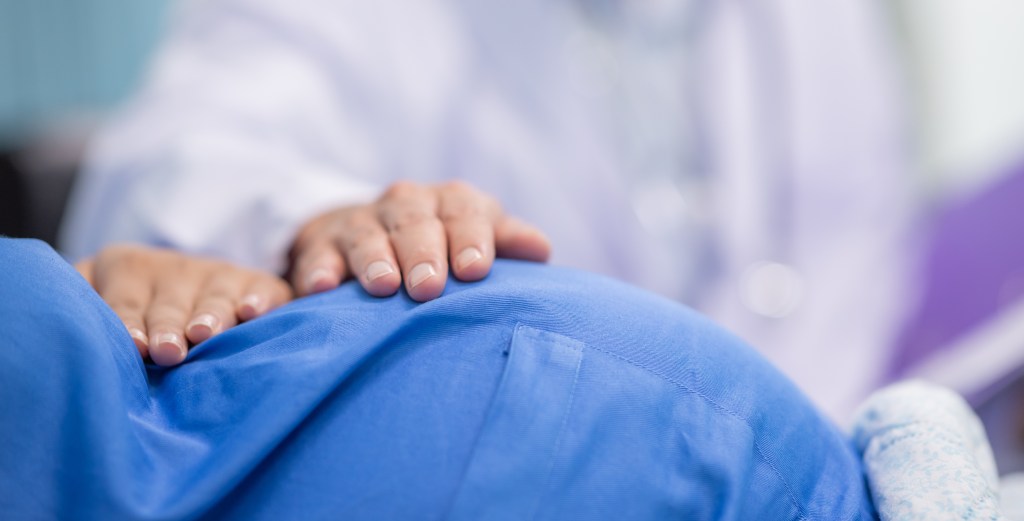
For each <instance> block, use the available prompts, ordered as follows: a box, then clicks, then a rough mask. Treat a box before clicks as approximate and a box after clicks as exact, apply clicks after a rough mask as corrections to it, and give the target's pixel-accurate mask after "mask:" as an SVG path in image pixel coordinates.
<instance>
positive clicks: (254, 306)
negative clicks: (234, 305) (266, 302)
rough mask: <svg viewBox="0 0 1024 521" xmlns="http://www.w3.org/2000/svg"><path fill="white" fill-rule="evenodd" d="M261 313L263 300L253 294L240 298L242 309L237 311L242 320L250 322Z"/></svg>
mask: <svg viewBox="0 0 1024 521" xmlns="http://www.w3.org/2000/svg"><path fill="white" fill-rule="evenodd" d="M261 313H263V298H262V297H260V296H259V295H257V294H255V293H253V294H251V295H246V296H245V297H243V298H242V308H241V309H240V310H239V314H240V315H241V318H242V320H251V319H253V318H256V317H257V316H259V315H260V314H261Z"/></svg>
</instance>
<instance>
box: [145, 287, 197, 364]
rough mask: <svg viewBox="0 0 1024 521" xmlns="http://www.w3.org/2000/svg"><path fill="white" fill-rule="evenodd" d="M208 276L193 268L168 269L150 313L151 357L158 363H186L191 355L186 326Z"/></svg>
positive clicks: (155, 295)
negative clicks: (187, 356)
mask: <svg viewBox="0 0 1024 521" xmlns="http://www.w3.org/2000/svg"><path fill="white" fill-rule="evenodd" d="M205 277H206V273H204V272H203V271H202V270H199V269H195V268H192V267H189V268H186V269H178V270H168V271H167V272H166V273H165V274H164V276H163V277H161V278H160V279H158V280H157V281H156V283H155V285H154V288H153V298H152V300H151V301H150V304H149V308H148V309H147V310H146V328H147V330H148V332H149V357H150V359H152V360H153V362H155V363H156V364H159V365H163V366H171V365H177V364H180V363H181V362H182V361H184V360H185V356H186V355H187V354H188V346H187V344H186V340H185V338H186V337H185V326H186V324H187V323H188V320H189V318H191V316H192V308H193V303H194V302H195V301H196V295H197V294H198V292H199V287H200V286H201V285H202V284H203V282H204V281H205Z"/></svg>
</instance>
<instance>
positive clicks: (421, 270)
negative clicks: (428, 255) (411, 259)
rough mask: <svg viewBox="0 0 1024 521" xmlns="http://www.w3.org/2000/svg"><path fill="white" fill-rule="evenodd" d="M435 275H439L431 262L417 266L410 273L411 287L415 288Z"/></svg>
mask: <svg viewBox="0 0 1024 521" xmlns="http://www.w3.org/2000/svg"><path fill="white" fill-rule="evenodd" d="M434 275H437V270H435V269H434V266H433V265H432V264H430V263H429V262H423V263H420V264H417V265H415V266H413V268H412V270H410V271H409V285H410V286H411V287H413V288H415V287H416V286H419V285H420V284H423V283H424V282H426V281H427V279H429V278H430V277H433V276H434Z"/></svg>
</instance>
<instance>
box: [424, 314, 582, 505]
mask: <svg viewBox="0 0 1024 521" xmlns="http://www.w3.org/2000/svg"><path fill="white" fill-rule="evenodd" d="M509 342H510V344H509V350H508V351H507V352H508V353H509V355H510V356H511V358H510V359H509V361H508V362H507V365H506V368H505V371H504V372H503V374H502V378H501V381H500V382H499V384H498V388H497V390H496V391H495V395H494V397H493V398H492V403H491V405H490V406H489V410H488V413H487V419H486V420H485V423H484V425H483V426H482V428H481V431H480V433H479V434H478V436H477V438H476V441H475V447H474V449H473V454H472V456H471V458H470V461H469V463H468V465H467V468H466V469H465V470H464V472H463V477H462V481H461V485H460V486H459V490H458V491H457V492H456V493H455V495H454V496H453V498H452V501H451V503H450V505H449V506H448V508H447V512H446V514H445V516H444V518H445V519H458V520H461V519H479V518H480V517H481V516H482V515H485V513H489V515H490V516H494V515H498V519H510V520H511V519H533V518H536V517H537V516H538V515H540V511H541V509H542V507H543V500H544V498H545V497H546V496H547V492H549V487H550V484H551V481H552V479H553V475H554V469H555V464H556V462H557V459H558V452H559V451H560V450H561V447H562V445H563V443H564V436H565V431H566V426H567V425H568V423H569V418H570V417H571V410H572V406H573V404H574V402H575V395H576V392H575V386H576V385H577V383H578V381H579V374H580V368H581V365H582V359H583V354H584V352H585V350H584V347H585V346H584V344H583V343H582V342H580V341H578V340H576V339H573V338H570V337H568V336H564V335H560V334H558V333H554V332H550V331H546V330H543V329H537V328H533V327H531V326H529V325H526V324H522V323H517V324H516V325H515V326H514V328H512V335H511V338H510V340H509ZM538 355H540V356H538ZM524 371H527V372H524ZM570 372H571V374H570ZM527 376H528V378H525V379H524V377H527ZM538 379H539V380H538ZM531 382H532V383H531ZM538 382H548V383H549V385H550V384H554V385H555V386H556V387H555V388H554V389H548V391H551V390H554V394H547V395H544V397H543V401H544V402H545V403H549V404H550V403H559V404H560V405H559V406H558V409H548V410H549V411H550V414H548V413H543V411H542V410H533V409H532V407H531V408H530V410H531V412H530V413H529V414H530V415H537V414H541V416H540V417H545V418H547V419H548V420H550V421H549V422H548V421H545V422H540V423H538V424H537V425H535V426H533V427H531V431H532V434H530V435H529V436H527V437H526V438H525V439H524V441H526V443H527V445H526V446H525V448H526V449H527V450H534V452H533V454H535V455H539V454H541V452H540V451H537V450H535V449H542V450H543V454H544V456H543V457H537V456H535V459H533V462H532V463H528V462H527V460H515V462H513V463H512V465H511V466H510V465H509V464H508V462H502V461H500V460H494V458H495V457H497V456H498V455H499V454H500V458H504V459H507V458H508V454H506V453H505V452H500V453H498V452H495V450H496V449H497V448H498V447H499V446H500V445H501V444H500V443H498V444H496V443H495V441H496V440H497V441H500V439H501V437H502V436H507V434H508V433H509V432H511V431H509V429H510V428H512V427H513V425H514V423H515V422H516V421H518V420H517V416H518V415H520V414H522V412H523V411H524V409H523V408H522V406H523V405H524V404H526V403H527V402H529V401H532V400H536V399H538V397H539V396H538V395H537V393H538V392H540V389H541V387H538V386H537V383H538ZM524 385H527V386H528V387H525V388H523V387H522V386H524ZM524 400H526V402H524ZM542 413H543V414H542ZM510 422H512V423H510ZM545 424H546V426H545ZM537 429H539V430H537ZM517 435H518V434H517ZM495 436H497V438H496V437H495ZM530 444H532V445H533V447H532V449H531V448H530V446H529V445H530ZM495 463H497V464H499V467H501V468H502V469H503V470H498V475H497V478H496V477H495V474H494V472H495V470H496V469H495V468H494V467H493V465H494V464H495ZM524 464H525V465H526V466H524ZM506 467H507V468H506ZM524 472H525V474H524ZM496 479H497V481H496ZM510 479H513V480H515V482H516V483H519V482H522V481H523V479H528V480H529V482H530V483H532V484H533V485H532V486H530V487H529V490H525V491H521V492H523V493H522V494H519V495H518V496H508V494H507V493H506V491H507V489H508V486H509V484H510V483H513V482H511V481H508V480H510ZM495 500H498V503H494V501H495ZM502 509H508V510H502Z"/></svg>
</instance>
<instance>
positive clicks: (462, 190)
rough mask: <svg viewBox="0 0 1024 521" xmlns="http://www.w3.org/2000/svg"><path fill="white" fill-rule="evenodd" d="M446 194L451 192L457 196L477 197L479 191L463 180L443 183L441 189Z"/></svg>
mask: <svg viewBox="0 0 1024 521" xmlns="http://www.w3.org/2000/svg"><path fill="white" fill-rule="evenodd" d="M439 188H440V189H441V190H442V191H444V192H450V193H453V194H457V195H476V194H478V193H479V191H478V190H477V189H476V188H475V187H474V186H473V185H471V184H469V183H467V182H465V181H463V180H462V179H452V180H450V181H445V182H444V183H441V185H440V187H439Z"/></svg>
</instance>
